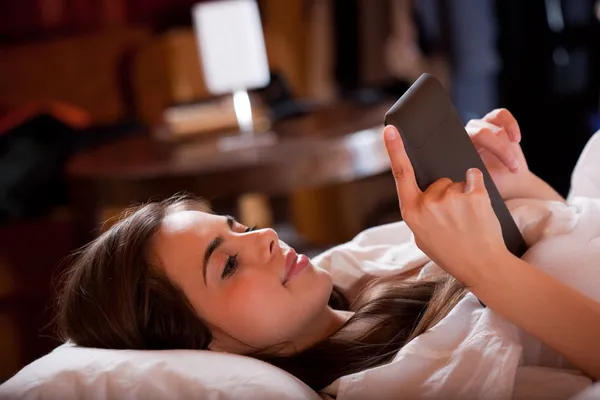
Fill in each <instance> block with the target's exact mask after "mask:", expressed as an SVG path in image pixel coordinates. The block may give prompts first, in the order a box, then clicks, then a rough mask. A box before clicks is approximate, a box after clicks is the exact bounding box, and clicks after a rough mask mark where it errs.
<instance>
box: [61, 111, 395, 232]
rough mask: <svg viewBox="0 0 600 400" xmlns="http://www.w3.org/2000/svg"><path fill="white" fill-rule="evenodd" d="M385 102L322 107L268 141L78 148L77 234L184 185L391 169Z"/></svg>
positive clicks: (72, 171)
mask: <svg viewBox="0 0 600 400" xmlns="http://www.w3.org/2000/svg"><path fill="white" fill-rule="evenodd" d="M389 106H390V104H389V103H386V104H381V105H378V106H374V107H369V108H364V107H358V106H352V105H346V106H340V107H335V108H330V109H325V110H321V111H319V112H315V113H312V114H310V115H307V116H303V117H299V118H295V119H291V120H287V121H284V122H281V123H277V124H274V126H273V129H272V131H273V132H274V133H275V134H276V137H277V140H276V141H275V142H274V143H272V144H269V145H263V146H256V147H248V148H239V149H235V150H229V151H220V150H219V147H218V139H216V138H213V139H209V138H200V139H196V140H193V141H185V142H179V143H166V142H160V141H157V140H155V139H153V138H152V137H150V135H141V136H136V137H129V138H125V139H121V140H118V141H115V142H112V143H109V144H106V145H102V146H99V147H97V148H94V149H91V150H88V151H85V152H83V153H80V154H78V155H77V156H75V157H74V158H73V159H71V160H70V162H69V164H68V167H67V171H68V177H69V184H70V193H71V204H72V208H73V214H74V215H73V217H74V223H75V232H76V234H77V241H78V242H81V243H85V242H87V241H88V240H90V239H92V238H93V237H94V236H95V234H96V233H95V229H96V227H97V226H98V222H99V221H98V217H99V215H100V211H101V210H102V209H103V208H105V207H116V206H128V205H131V204H132V203H140V202H145V201H148V200H149V199H151V198H155V199H156V198H165V197H168V196H171V195H173V194H175V193H177V192H182V191H186V192H189V193H193V194H194V195H197V196H202V197H204V198H206V199H209V200H210V199H214V198H221V199H222V198H237V197H238V196H240V195H243V194H245V193H249V192H252V193H263V194H266V195H282V194H289V193H291V192H292V191H294V190H298V189H303V188H310V187H318V186H324V185H330V184H339V183H344V182H350V181H354V180H358V179H361V178H365V177H369V176H373V175H377V174H380V173H382V172H385V171H387V170H388V169H389V161H388V158H387V154H386V152H385V147H384V145H383V141H382V138H381V132H382V129H383V125H382V121H383V115H384V113H385V112H386V111H387V109H388V108H389Z"/></svg>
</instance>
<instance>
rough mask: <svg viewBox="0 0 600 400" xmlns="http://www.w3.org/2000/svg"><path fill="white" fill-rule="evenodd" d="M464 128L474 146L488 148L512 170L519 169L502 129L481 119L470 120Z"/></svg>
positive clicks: (513, 152)
mask: <svg viewBox="0 0 600 400" xmlns="http://www.w3.org/2000/svg"><path fill="white" fill-rule="evenodd" d="M465 130H466V131H467V133H468V134H469V136H470V137H471V140H472V141H473V144H474V145H475V146H476V147H479V148H482V149H485V150H488V151H489V152H491V153H492V154H494V155H495V156H496V157H498V158H499V159H500V160H501V161H502V163H504V165H506V166H507V167H508V169H510V170H511V171H513V172H516V171H518V170H519V161H518V158H517V154H516V152H515V149H514V147H513V146H512V143H511V142H509V141H508V140H506V139H505V138H504V137H503V135H502V132H503V129H502V128H500V127H498V126H496V125H494V124H491V123H489V122H486V121H482V120H472V121H469V123H467V126H466V127H465Z"/></svg>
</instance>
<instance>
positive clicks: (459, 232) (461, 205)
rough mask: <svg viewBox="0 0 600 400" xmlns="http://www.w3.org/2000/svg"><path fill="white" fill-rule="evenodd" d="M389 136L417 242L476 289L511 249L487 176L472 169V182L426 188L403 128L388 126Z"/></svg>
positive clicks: (402, 206)
mask: <svg viewBox="0 0 600 400" xmlns="http://www.w3.org/2000/svg"><path fill="white" fill-rule="evenodd" d="M384 136H385V145H386V148H387V151H388V155H389V157H390V161H391V166H392V172H393V174H394V179H395V181H396V188H397V190H398V199H399V200H400V210H401V212H402V216H403V218H404V221H405V222H406V224H407V225H408V226H409V228H410V229H411V230H412V232H413V233H414V235H415V241H416V243H417V246H419V248H420V249H421V250H422V251H423V252H424V253H425V254H427V255H428V256H429V257H430V258H431V259H432V260H433V261H435V262H436V263H437V264H438V265H439V266H440V267H441V268H443V269H444V270H446V272H448V273H449V274H451V275H453V276H454V277H455V278H456V279H458V280H459V281H460V282H462V283H463V284H464V285H466V286H467V287H471V286H472V285H474V284H475V283H476V282H477V281H478V279H479V278H480V277H481V276H482V274H483V273H485V265H486V264H487V262H488V261H490V260H494V259H497V258H498V257H500V256H502V257H504V256H505V254H506V253H508V250H507V249H506V246H505V244H504V240H503V238H502V230H501V228H500V223H499V221H498V218H497V217H496V214H494V211H493V209H492V205H491V201H490V198H489V196H488V193H487V190H486V188H485V184H484V181H483V174H482V173H481V171H479V170H477V169H472V170H469V172H468V173H467V179H466V183H464V182H452V181H451V180H450V179H446V178H443V179H440V180H438V181H436V182H434V183H433V184H432V185H431V186H430V187H429V188H428V189H427V190H426V191H425V192H422V191H421V190H420V189H419V186H418V185H417V181H416V178H415V174H414V170H413V167H412V165H411V163H410V160H409V158H408V155H407V154H406V151H405V149H404V144H403V143H402V139H401V137H400V134H399V133H398V130H397V129H396V128H395V127H393V126H387V127H386V128H385V130H384Z"/></svg>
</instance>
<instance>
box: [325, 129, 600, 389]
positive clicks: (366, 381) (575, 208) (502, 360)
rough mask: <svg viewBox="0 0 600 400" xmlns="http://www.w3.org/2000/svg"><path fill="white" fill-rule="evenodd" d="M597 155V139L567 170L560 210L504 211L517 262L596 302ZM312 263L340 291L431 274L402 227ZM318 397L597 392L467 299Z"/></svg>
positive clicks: (599, 267)
mask: <svg viewBox="0 0 600 400" xmlns="http://www.w3.org/2000/svg"><path fill="white" fill-rule="evenodd" d="M593 155H596V157H593ZM598 155H600V136H599V135H598V134H597V135H596V136H595V137H594V138H593V139H592V141H591V142H590V143H589V144H588V147H587V149H586V152H585V153H584V154H583V155H582V158H581V160H580V162H579V164H578V166H577V168H576V171H575V173H574V177H573V190H572V192H571V196H570V197H569V202H568V205H565V204H563V203H560V202H549V201H540V200H530V199H522V200H513V201H509V202H508V203H507V204H508V206H509V208H510V210H511V212H512V214H513V217H514V218H515V220H516V222H517V225H518V226H519V228H520V229H521V231H522V233H523V235H524V237H525V240H526V241H527V242H528V244H529V245H530V246H531V247H530V249H529V250H528V252H527V253H526V254H525V255H524V257H523V259H525V260H526V261H528V262H530V263H531V264H534V265H536V266H538V267H539V268H541V269H543V270H545V271H546V272H548V273H549V274H551V275H553V276H555V277H557V278H558V279H560V280H561V281H563V282H565V283H566V284H568V285H571V286H572V287H574V288H576V289H578V290H580V291H581V292H583V293H585V294H586V295H588V296H590V297H593V298H595V299H596V300H597V301H600V156H598ZM314 261H315V263H316V264H318V265H320V266H322V267H324V268H326V269H328V270H330V271H331V273H332V275H333V277H334V281H335V282H337V283H338V284H340V285H341V286H344V287H349V286H350V285H351V284H352V283H354V282H355V281H356V280H357V279H358V278H359V277H360V276H362V274H363V273H364V272H368V273H371V274H374V275H379V276H381V275H387V274H396V273H398V272H401V271H405V270H409V269H413V268H417V267H420V266H423V265H425V267H424V268H423V269H422V271H421V272H420V274H419V276H420V277H421V278H422V277H424V276H426V275H428V274H435V273H439V272H440V270H439V268H438V267H437V266H436V265H435V264H433V263H432V262H430V261H429V259H428V258H427V257H426V256H425V255H424V254H423V253H422V252H421V251H420V250H419V249H418V248H417V247H416V245H415V244H414V240H413V238H412V233H411V232H410V230H409V229H408V228H407V226H406V225H405V224H404V223H396V224H391V225H387V226H384V227H378V228H374V229H371V230H367V231H365V232H363V233H362V234H360V235H359V236H357V237H356V238H355V239H354V240H353V241H351V242H349V243H346V244H344V245H342V246H339V247H337V248H334V249H332V250H330V251H328V252H326V253H324V254H322V255H321V256H319V257H317V258H316V259H315V260H314ZM506 290H510V288H506ZM557 323H559V322H558V321H557ZM549 329H551V327H549ZM599 340H600V338H599ZM598 362H599V363H600V355H599V356H598ZM325 392H326V393H329V394H331V395H333V396H337V397H338V399H340V400H351V399H367V398H377V399H385V398H405V399H412V398H440V399H442V398H443V399H448V398H460V399H475V398H477V399H531V398H548V399H568V398H574V397H575V396H579V397H577V399H578V400H579V399H583V398H600V387H598V386H597V385H593V382H592V381H591V380H590V379H589V378H588V377H586V376H584V375H582V374H581V373H580V372H579V371H576V370H575V369H573V368H572V367H571V366H570V365H569V364H568V363H567V362H566V361H565V360H564V359H563V358H562V357H560V356H559V355H558V354H556V353H554V352H553V351H551V350H550V349H548V348H546V347H545V346H544V345H543V344H542V343H540V342H539V341H538V340H537V339H535V338H533V337H531V336H530V335H528V334H526V333H525V332H523V331H521V330H520V329H519V328H517V327H516V326H515V325H513V324H512V323H510V322H509V321H507V320H505V319H504V318H502V317H500V316H498V315H497V314H495V313H494V312H493V311H492V310H490V309H484V308H482V307H481V306H480V304H479V302H478V300H477V299H476V298H475V297H474V296H473V295H472V294H469V295H467V296H466V297H465V298H464V299H463V300H462V301H461V302H460V303H459V304H458V305H457V306H456V308H455V309H454V310H453V311H452V312H451V313H450V314H449V315H448V316H447V317H446V318H445V319H444V320H442V321H441V322H440V323H439V324H438V325H437V326H435V327H434V328H433V329H431V330H430V331H428V332H427V333H425V334H423V335H421V336H419V337H418V338H416V339H415V340H413V341H412V342H410V343H409V344H408V345H406V346H405V347H404V348H403V349H401V350H400V351H399V353H398V354H397V356H396V357H395V359H394V360H393V362H392V363H390V364H388V365H384V366H380V367H377V368H373V369H370V370H366V371H363V372H360V373H356V374H352V375H348V376H344V377H342V378H340V379H338V380H337V381H336V382H334V383H333V384H332V385H330V386H329V387H328V388H327V389H326V391H325ZM324 397H326V395H324Z"/></svg>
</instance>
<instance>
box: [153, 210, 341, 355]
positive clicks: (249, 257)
mask: <svg viewBox="0 0 600 400" xmlns="http://www.w3.org/2000/svg"><path fill="white" fill-rule="evenodd" d="M152 245H153V255H154V256H155V257H157V258H158V261H159V263H160V265H161V266H162V268H164V270H165V272H166V274H167V275H168V276H169V278H170V279H171V280H173V281H174V282H176V283H177V284H178V285H179V286H180V287H181V288H182V289H183V291H184V292H185V294H186V296H187V297H188V299H189V300H190V302H191V304H192V305H193V306H194V308H195V309H196V312H197V313H198V314H199V315H200V316H201V317H202V318H203V319H204V320H205V321H207V322H208V323H209V324H210V325H211V327H212V328H213V329H212V330H213V336H214V339H213V344H212V346H211V347H212V348H214V349H217V350H222V351H228V352H233V353H244V352H248V351H250V350H256V349H264V348H267V347H269V346H273V345H277V344H279V343H282V342H297V341H298V339H299V338H301V337H302V336H303V335H307V334H309V332H311V331H314V330H315V328H316V326H317V325H320V324H321V325H322V324H324V323H327V322H326V321H327V319H328V318H330V314H331V309H329V308H328V307H327V302H328V300H329V296H330V294H331V290H332V281H331V278H330V276H329V274H328V273H327V272H326V271H325V270H322V269H320V268H317V267H315V266H313V265H312V264H311V263H310V261H309V260H308V259H307V258H306V256H303V255H299V256H298V255H296V252H295V251H294V250H293V249H291V248H290V247H288V246H287V245H286V244H285V243H284V242H282V241H280V240H279V237H278V236H277V233H275V231H273V230H272V229H259V230H250V229H248V228H247V227H245V226H243V225H241V224H240V223H238V222H236V221H235V220H233V219H232V218H230V217H223V216H218V215H212V214H207V213H204V212H200V211H176V212H173V213H171V214H169V215H167V216H166V217H165V218H164V220H163V222H162V225H161V228H160V229H159V232H158V234H157V236H156V237H155V239H154V242H153V244H152ZM232 338H233V339H232ZM239 342H242V343H244V344H246V345H248V346H245V345H240V343H239ZM249 346H250V347H249ZM252 347H254V349H252Z"/></svg>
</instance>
